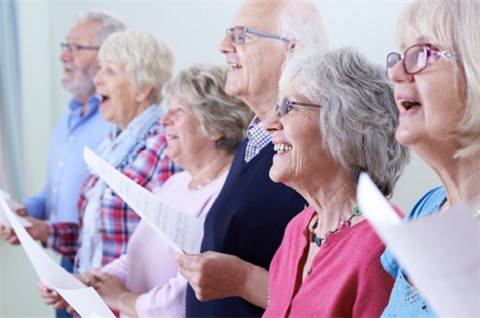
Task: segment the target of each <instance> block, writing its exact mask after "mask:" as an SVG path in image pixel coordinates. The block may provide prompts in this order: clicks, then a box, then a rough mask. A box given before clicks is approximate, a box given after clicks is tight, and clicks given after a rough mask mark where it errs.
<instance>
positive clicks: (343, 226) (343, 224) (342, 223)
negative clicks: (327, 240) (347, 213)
mask: <svg viewBox="0 0 480 318" xmlns="http://www.w3.org/2000/svg"><path fill="white" fill-rule="evenodd" d="M349 226H350V224H348V221H347V220H341V221H340V223H338V229H339V230H340V231H342V230H345V229H348V227H349Z"/></svg>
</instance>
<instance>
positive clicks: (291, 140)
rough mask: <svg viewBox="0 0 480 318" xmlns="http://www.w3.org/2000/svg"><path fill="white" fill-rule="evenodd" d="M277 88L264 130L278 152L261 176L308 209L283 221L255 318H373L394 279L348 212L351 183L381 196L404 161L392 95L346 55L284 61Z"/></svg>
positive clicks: (361, 61) (300, 55)
mask: <svg viewBox="0 0 480 318" xmlns="http://www.w3.org/2000/svg"><path fill="white" fill-rule="evenodd" d="M279 86H280V97H279V103H278V105H277V106H276V111H275V113H274V114H273V115H271V116H270V117H269V118H268V119H267V120H266V121H265V125H264V127H265V129H266V130H268V132H269V133H271V134H272V142H273V143H274V145H275V149H276V150H277V151H278V153H277V154H276V155H275V156H274V158H273V165H272V168H271V169H270V177H271V178H272V180H274V181H275V182H282V183H285V184H286V185H288V186H290V187H292V188H294V189H295V190H296V191H298V192H299V193H300V194H301V195H302V196H303V197H304V198H305V199H306V201H307V202H308V203H309V205H310V206H309V207H308V208H306V209H305V210H304V211H303V212H301V213H300V214H299V215H298V216H297V217H295V218H294V219H293V220H292V221H291V222H290V224H289V225H288V227H287V229H286V232H285V236H284V239H283V243H282V245H281V246H280V248H279V250H278V252H277V253H276V255H275V257H274V259H273V261H272V264H271V266H270V273H269V305H268V306H267V309H266V311H265V314H264V317H287V316H288V317H379V316H380V315H381V313H382V311H383V309H384V308H385V306H386V304H387V303H388V299H389V296H390V291H391V288H392V286H393V283H394V280H393V279H392V277H390V276H389V275H388V274H387V273H386V272H385V271H384V270H383V267H382V265H381V263H380V255H382V253H383V251H384V249H385V247H384V246H383V244H382V242H381V241H380V239H379V238H378V237H377V236H376V234H375V232H374V230H373V229H372V228H371V227H370V225H369V224H368V222H367V221H366V220H365V217H364V216H363V215H362V212H361V211H360V210H359V209H358V207H357V202H356V181H357V179H358V175H359V173H360V172H361V171H365V172H367V173H368V174H369V176H370V178H371V179H372V180H374V182H375V183H376V185H377V186H378V188H379V189H380V190H381V191H382V192H383V194H384V195H385V196H390V195H391V194H392V191H393V188H394V185H395V182H396V181H397V180H398V178H399V176H400V174H401V173H402V171H403V169H404V167H405V165H406V163H407V161H408V157H409V155H408V150H407V148H405V147H404V146H401V145H400V144H399V143H398V142H397V141H396V140H395V130H396V128H397V125H398V109H397V107H396V105H395V100H394V97H393V86H392V84H391V83H389V82H388V80H387V78H386V76H385V69H384V68H382V67H381V66H377V65H373V64H372V63H370V62H369V61H368V60H367V59H366V58H365V57H364V56H362V55H360V54H359V53H358V52H357V51H356V50H354V49H353V48H343V49H339V50H334V51H331V52H326V53H321V52H319V50H318V49H313V50H311V49H305V48H304V49H302V50H301V51H300V52H296V53H294V54H293V55H291V56H290V57H289V58H288V59H287V61H286V64H285V68H284V71H283V73H282V77H281V79H280V84H279ZM397 212H398V213H399V214H401V211H399V210H398V208H397Z"/></svg>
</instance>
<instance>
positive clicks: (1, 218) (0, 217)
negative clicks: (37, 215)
mask: <svg viewBox="0 0 480 318" xmlns="http://www.w3.org/2000/svg"><path fill="white" fill-rule="evenodd" d="M0 196H1V197H3V199H4V200H5V202H6V203H7V205H8V207H9V208H10V210H19V209H22V208H25V207H24V206H23V205H20V204H19V203H18V202H15V201H13V200H11V196H10V193H8V192H5V191H4V190H2V189H0ZM15 217H16V218H17V219H18V221H19V222H20V224H21V225H22V226H23V227H30V226H32V223H31V222H30V221H28V220H26V219H25V218H23V217H21V216H19V215H16V214H15ZM0 223H1V224H2V225H3V226H5V227H10V228H11V227H12V225H11V224H10V221H9V220H8V218H7V216H6V215H5V212H4V209H3V208H2V207H0Z"/></svg>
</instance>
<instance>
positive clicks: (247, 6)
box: [218, 2, 289, 119]
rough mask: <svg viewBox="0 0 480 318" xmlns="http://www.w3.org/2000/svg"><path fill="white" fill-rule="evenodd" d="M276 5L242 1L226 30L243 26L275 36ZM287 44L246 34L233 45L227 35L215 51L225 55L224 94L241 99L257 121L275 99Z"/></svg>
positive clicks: (277, 8) (269, 108) (273, 3)
mask: <svg viewBox="0 0 480 318" xmlns="http://www.w3.org/2000/svg"><path fill="white" fill-rule="evenodd" d="M279 5H280V3H279V2H245V3H244V4H243V5H242V7H241V8H240V9H239V11H238V12H237V14H236V15H235V17H234V18H233V20H232V22H231V24H230V27H231V28H233V27H236V26H241V27H246V28H249V29H253V30H255V31H260V32H264V33H267V34H272V35H278V33H279V31H278V27H277V19H278V14H279ZM288 46H289V43H287V42H284V41H281V40H276V39H271V38H267V37H262V36H257V35H254V34H250V33H246V38H245V44H242V45H236V44H234V43H233V42H232V35H231V34H227V35H226V36H225V37H224V38H223V40H222V42H221V43H220V45H219V47H218V49H219V51H220V52H222V53H223V54H225V55H226V58H227V64H228V65H229V66H230V71H229V72H228V75H227V83H226V85H225V91H226V93H227V94H229V95H231V96H235V97H237V98H239V99H241V100H243V101H244V102H245V103H246V104H247V105H248V106H250V108H252V110H253V111H254V112H255V113H256V114H257V115H258V116H259V117H260V118H261V119H264V118H265V117H266V115H267V114H268V113H269V112H271V110H272V105H273V104H274V103H275V100H276V98H277V96H278V89H277V84H278V79H279V78H280V74H281V68H282V63H283V61H284V60H285V56H286V53H287V50H288Z"/></svg>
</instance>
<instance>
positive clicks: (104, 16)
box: [75, 9, 127, 42]
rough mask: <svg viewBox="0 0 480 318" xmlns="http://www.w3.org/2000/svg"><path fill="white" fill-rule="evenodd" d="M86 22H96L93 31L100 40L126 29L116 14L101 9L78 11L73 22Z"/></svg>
mask: <svg viewBox="0 0 480 318" xmlns="http://www.w3.org/2000/svg"><path fill="white" fill-rule="evenodd" d="M88 22H96V23H98V28H97V29H96V30H95V33H96V35H97V36H99V37H100V40H101V42H103V41H105V39H106V38H107V37H108V36H109V35H110V34H112V33H114V32H120V31H124V30H126V29H127V26H126V25H125V23H124V22H123V20H122V19H121V18H120V17H119V16H118V15H116V14H113V13H111V12H108V11H105V10H101V9H95V10H90V11H85V12H80V13H78V14H77V16H76V17H75V24H81V23H88Z"/></svg>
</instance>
